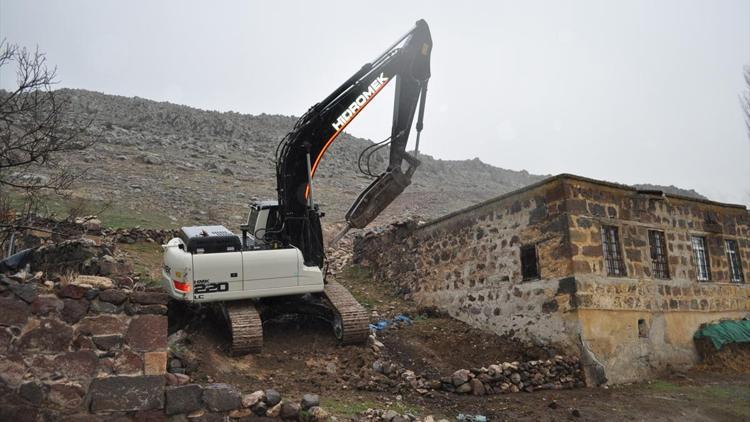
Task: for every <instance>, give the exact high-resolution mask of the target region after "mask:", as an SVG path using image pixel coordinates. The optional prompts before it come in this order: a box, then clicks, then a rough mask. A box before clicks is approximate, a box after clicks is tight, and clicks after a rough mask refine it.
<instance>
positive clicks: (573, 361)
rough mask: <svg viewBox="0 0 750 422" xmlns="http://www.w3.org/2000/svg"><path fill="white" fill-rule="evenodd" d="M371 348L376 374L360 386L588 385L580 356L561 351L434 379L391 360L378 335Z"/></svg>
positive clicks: (485, 390)
mask: <svg viewBox="0 0 750 422" xmlns="http://www.w3.org/2000/svg"><path fill="white" fill-rule="evenodd" d="M370 348H371V350H372V351H373V352H375V355H376V356H377V359H376V360H375V361H374V362H373V363H372V372H373V374H372V375H371V376H370V377H369V378H365V379H362V380H361V381H360V382H359V383H358V384H357V388H358V389H360V390H366V391H383V390H384V389H385V388H386V387H390V388H391V389H393V390H395V391H404V390H406V389H409V388H410V389H412V390H414V391H416V392H417V393H419V394H420V395H426V396H432V392H433V391H447V392H451V393H456V394H472V395H477V396H481V395H489V394H506V393H518V392H521V391H524V392H529V393H530V392H533V391H535V390H562V389H569V388H578V387H584V386H585V382H584V379H585V378H584V373H583V369H582V366H581V363H580V361H579V358H578V357H576V356H570V357H563V356H559V355H558V356H555V357H554V358H552V359H547V360H530V361H526V362H502V363H497V364H493V365H489V366H488V367H486V368H485V367H482V368H472V369H470V370H469V369H459V370H457V371H455V372H453V374H451V375H450V376H446V377H443V378H441V379H439V380H437V379H432V380H431V379H426V378H424V377H422V376H420V375H418V374H416V373H415V372H414V371H412V370H410V369H407V368H404V367H403V366H401V365H399V364H397V363H394V362H391V361H389V360H388V359H387V357H386V351H385V348H384V345H383V343H381V342H380V341H378V340H377V339H376V338H375V336H371V337H370Z"/></svg>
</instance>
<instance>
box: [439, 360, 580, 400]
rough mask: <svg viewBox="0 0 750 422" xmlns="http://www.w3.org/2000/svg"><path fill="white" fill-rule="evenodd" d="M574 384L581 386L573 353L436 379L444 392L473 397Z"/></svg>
mask: <svg viewBox="0 0 750 422" xmlns="http://www.w3.org/2000/svg"><path fill="white" fill-rule="evenodd" d="M576 387H585V382H584V375H583V370H582V368H581V363H580V361H579V359H578V357H576V356H570V357H563V356H555V357H554V358H553V359H548V360H531V361H527V362H503V363H501V364H494V365H490V366H488V367H487V368H472V369H470V370H469V369H459V370H458V371H456V372H454V373H453V374H452V375H451V376H449V377H444V378H442V379H441V380H440V388H441V389H442V390H444V391H450V392H454V393H458V394H472V395H475V396H482V395H485V394H505V393H517V392H519V391H525V392H528V393H530V392H532V391H535V390H562V389H568V388H576Z"/></svg>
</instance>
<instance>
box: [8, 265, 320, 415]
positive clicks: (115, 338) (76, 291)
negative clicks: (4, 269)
mask: <svg viewBox="0 0 750 422" xmlns="http://www.w3.org/2000/svg"><path fill="white" fill-rule="evenodd" d="M168 301H169V297H168V296H167V295H166V294H164V293H161V292H143V291H133V290H130V289H127V288H122V287H121V286H116V285H115V284H114V282H113V281H112V280H110V279H108V278H105V277H99V276H79V277H77V278H76V279H75V280H73V281H72V282H71V283H68V284H62V283H59V282H52V281H45V280H43V279H41V273H38V274H37V275H36V276H34V277H31V278H28V277H21V276H20V275H19V276H18V277H15V278H11V277H7V276H5V275H0V309H1V310H2V312H0V397H2V399H1V400H0V420H2V421H6V420H14V421H19V422H20V421H48V420H50V421H52V420H54V421H57V420H75V421H98V420H118V421H131V420H132V421H143V420H155V421H158V420H166V419H167V418H168V417H169V418H172V419H174V420H187V419H186V417H187V416H189V417H190V418H194V419H191V420H227V418H233V419H239V420H245V419H252V418H255V417H261V416H265V417H266V418H268V419H273V418H276V419H283V420H292V421H296V420H304V421H312V422H322V421H325V420H329V418H330V415H329V414H328V413H327V412H326V411H325V410H323V409H322V408H321V407H320V398H319V397H318V396H317V395H315V394H306V395H304V396H303V397H302V400H301V401H300V402H294V401H291V400H282V397H281V395H280V394H279V393H278V392H277V391H275V390H273V389H268V390H259V391H255V392H252V393H250V394H244V395H243V394H242V392H241V391H240V390H238V389H237V388H235V387H233V386H231V385H228V384H222V383H214V384H207V385H200V384H191V383H190V377H189V376H187V375H185V374H182V373H167V372H166V368H167V357H168V350H167V349H168V344H167V341H168V337H167V311H168V306H167V304H168Z"/></svg>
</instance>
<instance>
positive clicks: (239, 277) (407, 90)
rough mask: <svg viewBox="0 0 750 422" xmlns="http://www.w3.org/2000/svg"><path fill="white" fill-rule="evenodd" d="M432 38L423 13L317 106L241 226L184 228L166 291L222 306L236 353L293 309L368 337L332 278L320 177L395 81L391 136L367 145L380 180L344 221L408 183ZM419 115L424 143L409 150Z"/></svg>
mask: <svg viewBox="0 0 750 422" xmlns="http://www.w3.org/2000/svg"><path fill="white" fill-rule="evenodd" d="M431 52H432V37H431V34H430V29H429V27H428V25H427V23H426V22H425V21H424V20H419V21H417V22H416V25H415V26H414V27H413V28H412V29H411V30H410V31H409V32H407V33H406V34H404V35H403V36H402V37H400V38H399V39H398V40H397V41H396V42H395V43H393V44H392V45H391V46H390V47H388V48H387V49H386V50H385V52H384V53H382V54H381V55H379V56H378V57H377V58H376V59H375V60H373V61H372V62H370V63H367V64H365V65H364V66H362V68H361V69H359V70H358V71H357V72H356V73H354V75H352V76H351V77H350V78H349V79H347V80H346V82H344V83H343V84H342V85H341V86H339V87H338V88H336V90H334V91H333V92H332V93H331V94H330V95H328V96H327V97H326V98H325V99H324V100H322V101H320V102H319V103H317V104H315V105H314V106H312V107H311V108H310V109H309V110H308V111H307V112H306V113H305V114H304V115H302V117H300V119H299V120H298V121H297V122H296V123H295V125H294V127H293V129H292V130H291V131H290V132H289V133H288V134H287V135H286V136H284V138H283V139H282V140H281V141H280V142H279V144H278V146H277V149H276V183H277V189H276V191H277V200H275V201H259V202H254V203H252V204H251V206H250V212H249V215H248V218H247V221H246V222H245V224H242V225H241V226H240V232H241V234H235V233H233V232H232V231H230V230H229V229H227V228H226V227H224V226H220V225H217V226H193V227H183V228H182V229H181V230H180V232H179V235H178V236H177V237H175V238H173V239H171V240H170V241H169V242H167V243H166V244H165V245H163V249H164V266H163V269H162V276H163V286H164V289H165V290H166V291H167V292H168V293H169V294H170V295H171V296H172V297H173V298H175V299H177V300H182V301H186V302H190V303H209V304H211V305H214V306H217V307H218V309H219V310H220V312H221V313H222V315H223V316H224V318H225V319H226V320H227V322H228V325H229V331H230V334H231V348H230V352H231V353H232V354H234V355H243V354H247V353H257V352H259V351H260V350H261V348H262V345H263V322H264V321H268V320H271V319H274V318H278V317H281V316H284V315H288V314H307V315H311V316H314V317H317V318H322V319H324V320H325V321H327V322H329V323H330V324H331V326H332V328H333V332H334V335H335V337H336V339H337V340H338V341H339V342H340V343H341V344H344V345H346V344H361V343H363V342H365V341H366V340H367V336H368V334H369V324H368V322H369V321H368V315H367V312H366V311H365V309H364V307H362V306H361V305H360V304H359V303H358V302H357V300H356V299H355V298H354V297H353V296H352V295H351V293H350V292H349V291H348V290H347V289H346V288H345V287H343V286H342V285H341V284H339V283H338V282H336V281H335V280H332V277H326V274H327V267H326V256H325V249H324V243H323V232H322V227H321V218H322V217H323V216H324V212H323V211H321V209H320V207H319V205H318V204H317V203H316V202H315V201H314V197H315V196H314V195H315V190H314V185H313V180H314V176H315V172H316V171H317V169H318V168H319V166H320V164H321V161H322V159H323V158H324V156H325V153H326V151H327V150H328V149H329V148H330V147H331V144H332V143H333V142H334V141H335V140H336V138H337V137H338V136H339V135H340V134H341V133H342V132H343V131H344V129H346V127H347V126H348V125H349V124H350V123H351V122H352V121H353V119H354V118H356V117H357V116H358V115H359V113H360V112H361V111H362V110H364V108H365V107H366V106H367V105H368V104H369V103H370V101H372V100H373V99H374V98H375V97H376V96H377V95H378V94H379V93H380V92H381V91H382V90H383V89H384V88H385V87H386V86H387V85H389V84H390V83H394V84H395V101H394V109H393V123H392V127H391V135H390V137H389V138H387V139H386V140H384V141H382V142H380V143H376V144H373V145H371V146H369V147H367V148H366V149H365V150H364V151H362V154H360V156H359V162H358V164H359V168H360V170H361V171H363V173H365V174H367V175H369V176H372V177H373V178H374V180H373V181H372V182H371V184H370V185H369V186H368V187H367V188H366V189H365V190H364V191H362V193H361V194H360V195H359V196H358V197H357V199H356V200H355V202H354V203H353V205H352V206H351V208H350V209H349V211H348V212H347V213H346V216H345V219H346V226H345V228H344V229H343V230H342V231H341V232H340V233H338V234H337V235H336V237H335V239H334V241H337V240H338V239H340V238H341V237H342V236H343V235H344V234H345V233H346V231H347V230H349V229H351V228H364V227H365V226H367V224H369V223H370V222H372V221H373V220H374V219H375V218H376V217H377V216H378V215H379V214H380V213H381V212H382V211H383V210H384V209H385V208H386V207H387V206H388V205H389V204H390V203H391V202H393V200H394V199H396V197H398V196H399V195H400V194H401V193H402V192H403V191H404V189H406V187H407V186H409V184H411V178H412V176H413V174H414V172H415V170H416V168H417V167H418V166H419V164H420V162H419V159H418V158H417V154H418V151H419V138H420V134H421V131H422V128H423V119H424V109H425V100H426V95H427V83H428V81H429V79H430V56H431ZM415 114H417V123H416V131H417V136H416V147H415V149H414V155H412V154H409V153H407V152H406V145H407V142H408V140H409V134H410V132H411V128H412V124H413V121H414V117H415ZM386 147H389V155H388V160H387V161H388V165H387V168H386V169H385V170H384V171H383V172H382V173H380V174H377V173H375V172H373V171H372V168H371V166H370V160H371V157H372V156H373V154H374V153H376V152H377V151H379V150H382V149H384V148H386Z"/></svg>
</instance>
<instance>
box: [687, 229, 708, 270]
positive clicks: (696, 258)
mask: <svg viewBox="0 0 750 422" xmlns="http://www.w3.org/2000/svg"><path fill="white" fill-rule="evenodd" d="M696 240H700V245H699V246H700V248H696ZM690 249H691V250H692V252H693V261H694V262H693V264H694V265H695V277H696V279H697V280H698V281H700V282H708V281H711V255H710V254H709V252H708V242H707V241H706V237H705V236H699V235H695V234H693V235H690ZM699 251H701V252H703V254H702V257H703V261H704V262H703V263H704V264H705V265H701V262H700V261H701V260H700V257H699V256H698V254H699ZM703 267H705V271H706V276H705V278H704V277H702V269H704V268H703Z"/></svg>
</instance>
